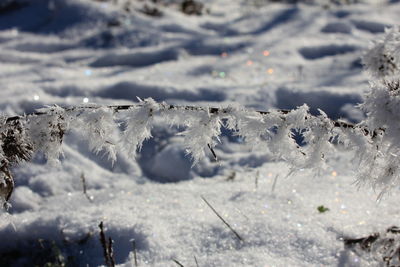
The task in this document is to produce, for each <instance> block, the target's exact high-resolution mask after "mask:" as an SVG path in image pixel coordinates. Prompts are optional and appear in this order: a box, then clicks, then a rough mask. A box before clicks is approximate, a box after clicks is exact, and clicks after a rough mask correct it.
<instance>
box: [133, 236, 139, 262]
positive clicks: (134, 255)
mask: <svg viewBox="0 0 400 267" xmlns="http://www.w3.org/2000/svg"><path fill="white" fill-rule="evenodd" d="M132 249H133V259H134V260H135V267H138V261H137V255H136V240H135V239H132Z"/></svg>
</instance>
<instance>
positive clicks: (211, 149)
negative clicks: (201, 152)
mask: <svg viewBox="0 0 400 267" xmlns="http://www.w3.org/2000/svg"><path fill="white" fill-rule="evenodd" d="M207 146H208V148H209V149H210V151H211V154H212V155H213V157H214V160H215V162H217V161H218V157H217V154H216V153H215V151H214V149H213V148H212V147H211V145H210V144H207Z"/></svg>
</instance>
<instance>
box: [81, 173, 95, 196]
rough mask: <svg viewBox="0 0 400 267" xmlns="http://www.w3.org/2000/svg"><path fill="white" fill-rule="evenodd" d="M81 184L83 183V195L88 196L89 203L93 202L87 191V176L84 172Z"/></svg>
mask: <svg viewBox="0 0 400 267" xmlns="http://www.w3.org/2000/svg"><path fill="white" fill-rule="evenodd" d="M81 182H82V190H83V194H84V195H85V196H86V198H87V199H88V200H89V202H93V200H92V198H91V197H90V196H89V195H88V193H87V191H86V188H87V187H86V178H85V174H84V173H83V172H82V174H81Z"/></svg>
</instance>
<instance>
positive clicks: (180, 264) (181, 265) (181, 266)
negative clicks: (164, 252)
mask: <svg viewBox="0 0 400 267" xmlns="http://www.w3.org/2000/svg"><path fill="white" fill-rule="evenodd" d="M172 261H173V262H175V263H176V264H178V266H180V267H185V266H183V264H182V263H180V262H179V261H177V260H175V259H172Z"/></svg>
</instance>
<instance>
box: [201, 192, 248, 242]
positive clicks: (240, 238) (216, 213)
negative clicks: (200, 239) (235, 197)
mask: <svg viewBox="0 0 400 267" xmlns="http://www.w3.org/2000/svg"><path fill="white" fill-rule="evenodd" d="M201 199H203V201H204V202H205V203H206V204H207V206H208V207H210V209H211V210H212V211H213V212H214V213H215V215H217V217H218V218H219V219H220V220H221V221H222V222H223V223H224V224H225V225H226V226H227V227H228V228H229V230H231V231H232V233H234V234H235V236H236V237H237V238H238V239H239V240H240V241H241V242H244V239H243V238H242V237H241V236H240V235H239V234H238V232H236V231H235V229H233V228H232V226H230V224H229V223H228V222H227V221H225V219H224V218H222V216H221V215H219V213H218V212H217V211H216V210H215V209H214V208H213V206H211V204H210V203H209V202H208V201H207V200H206V199H205V198H204V197H203V196H201Z"/></svg>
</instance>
